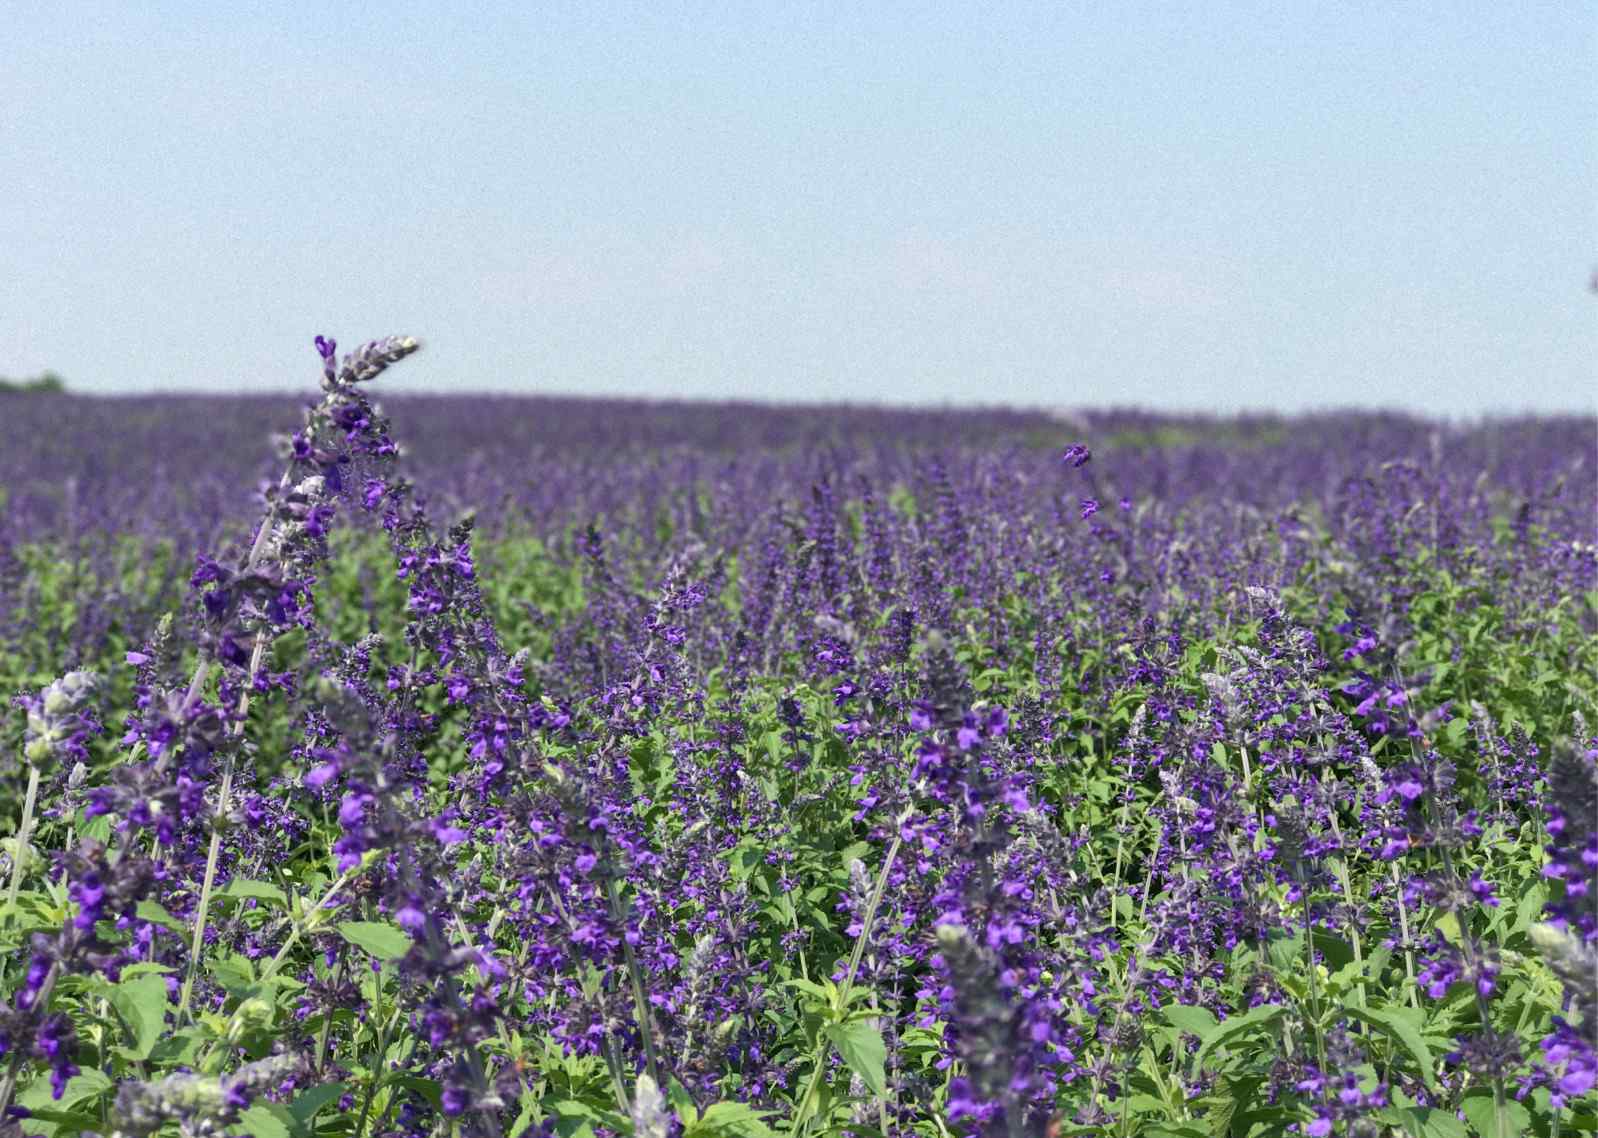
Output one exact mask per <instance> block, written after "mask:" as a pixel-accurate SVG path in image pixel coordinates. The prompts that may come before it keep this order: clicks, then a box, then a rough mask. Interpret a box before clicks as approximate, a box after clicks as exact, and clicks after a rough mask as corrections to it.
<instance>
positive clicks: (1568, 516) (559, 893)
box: [0, 338, 1598, 1138]
mask: <svg viewBox="0 0 1598 1138" xmlns="http://www.w3.org/2000/svg"><path fill="white" fill-rule="evenodd" d="M317 346H318V348H319V350H320V352H321V355H322V367H323V372H322V378H321V387H320V394H319V395H315V396H311V397H309V398H293V397H287V396H285V397H276V398H243V397H238V398H225V397H176V396H173V397H141V398H131V399H103V398H96V399H91V398H85V397H80V396H73V395H69V394H64V393H52V392H38V393H30V394H27V395H21V394H0V689H3V690H4V691H5V693H6V694H8V695H9V694H12V693H15V696H16V698H15V700H14V701H13V703H12V704H11V705H9V706H8V707H6V708H5V711H6V712H7V714H6V715H5V717H4V719H3V720H0V755H3V757H0V779H3V781H0V787H3V788H4V791H3V793H0V833H5V834H6V835H7V836H6V837H5V838H4V840H3V841H0V886H3V887H4V888H5V889H6V895H5V903H4V908H3V909H0V1135H11V1134H44V1135H59V1136H63V1138H66V1136H71V1135H79V1134H83V1135H118V1136H130V1138H131V1136H149V1135H174V1134H180V1135H209V1134H237V1135H253V1136H256V1138H335V1136H337V1138H369V1136H378V1135H395V1136H400V1135H404V1136H412V1135H415V1136H421V1135H471V1136H478V1135H490V1136H494V1135H500V1136H509V1138H518V1136H531V1135H553V1134H559V1135H568V1136H571V1135H591V1136H607V1135H636V1136H638V1138H717V1136H723V1138H738V1136H744V1138H757V1136H767V1135H785V1136H793V1138H822V1136H824V1135H845V1134H847V1135H854V1136H857V1138H886V1136H890V1135H893V1136H910V1135H916V1136H921V1138H951V1136H956V1135H981V1136H983V1138H988V1136H1004V1138H1020V1136H1043V1135H1050V1136H1065V1135H1072V1134H1084V1135H1086V1134H1113V1135H1119V1136H1130V1135H1150V1136H1155V1138H1223V1136H1237V1138H1246V1136H1247V1138H1264V1136H1268V1135H1313V1136H1317V1138H1318V1136H1322V1135H1331V1134H1337V1135H1344V1134H1347V1135H1371V1136H1376V1135H1406V1136H1416V1138H1467V1136H1469V1135H1485V1136H1493V1138H1507V1136H1508V1135H1515V1134H1531V1135H1539V1136H1544V1138H1560V1136H1562V1135H1574V1134H1579V1133H1592V1132H1595V1131H1598V1093H1595V1083H1598V1050H1595V1049H1598V889H1595V888H1594V884H1595V878H1598V728H1595V727H1594V726H1593V725H1595V724H1598V533H1595V522H1598V447H1595V444H1598V423H1595V421H1594V420H1593V419H1591V418H1580V417H1572V418H1568V419H1535V420H1534V419H1521V420H1507V419H1506V420H1500V421H1489V422H1484V423H1477V424H1468V425H1451V424H1447V423H1444V422H1428V421H1424V420H1419V419H1412V418H1405V417H1401V416H1396V415H1374V414H1336V415H1321V416H1310V417H1299V418H1277V417H1252V418H1228V419H1216V418H1197V417H1189V418H1180V417H1170V416H1159V415H1153V414H1146V413H1139V412H1130V411H1124V412H1103V413H1081V414H1072V415H1063V414H1062V415H1052V416H1051V415H1045V414H1041V413H1028V412H1019V411H958V410H943V411H892V410H885V409H869V408H858V407H855V408H850V407H832V408H810V409H799V408H773V407H765V406H754V405H749V406H734V405H692V404H670V405H654V404H644V403H638V404H628V403H622V402H586V401H581V400H571V399H552V398H511V397H503V396H465V395H462V396H453V397H447V398H446V397H427V398H424V397H416V396H412V397H395V398H392V399H385V400H383V406H382V408H381V409H379V408H378V407H377V406H375V405H374V404H373V403H372V402H371V401H370V396H369V392H370V391H371V390H372V389H371V388H369V387H368V386H367V384H368V383H369V382H370V381H372V380H376V379H377V378H378V377H379V376H380V375H381V374H382V373H383V372H384V371H385V370H386V369H387V368H388V367H390V366H392V365H395V364H398V363H399V362H400V361H402V360H403V359H404V358H405V357H407V356H409V355H410V354H411V353H412V352H414V351H415V350H416V347H417V345H416V343H415V341H413V340H408V339H398V338H396V339H390V340H381V341H375V342H373V343H370V344H366V345H363V346H362V347H360V348H359V349H357V350H356V351H355V352H353V353H349V354H346V355H344V356H342V357H341V356H340V355H339V354H338V353H337V351H336V348H335V346H334V345H333V344H332V343H331V342H330V341H324V340H322V339H321V338H318V340H317ZM405 366H406V367H417V368H425V366H426V365H425V360H424V361H419V362H416V363H409V364H406V365H405ZM274 430H280V431H281V432H282V434H281V435H279V436H277V437H276V438H275V440H274V437H273V431H274Z"/></svg>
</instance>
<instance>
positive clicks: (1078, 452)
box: [1060, 443, 1093, 470]
mask: <svg viewBox="0 0 1598 1138" xmlns="http://www.w3.org/2000/svg"><path fill="white" fill-rule="evenodd" d="M1060 461H1061V462H1064V463H1065V464H1066V465H1068V466H1070V467H1071V468H1072V469H1073V470H1080V469H1081V468H1082V467H1084V466H1086V465H1087V464H1088V463H1090V462H1092V461H1093V452H1092V451H1090V450H1088V448H1087V447H1085V446H1083V445H1082V444H1081V443H1072V444H1071V445H1070V446H1068V447H1066V448H1065V453H1064V454H1063V455H1061V456H1060Z"/></svg>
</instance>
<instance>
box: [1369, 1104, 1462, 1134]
mask: <svg viewBox="0 0 1598 1138" xmlns="http://www.w3.org/2000/svg"><path fill="white" fill-rule="evenodd" d="M1376 1119H1377V1121H1379V1122H1386V1123H1389V1124H1391V1125H1393V1126H1400V1127H1402V1128H1403V1130H1404V1133H1405V1134H1408V1135H1411V1136H1412V1138H1470V1131H1468V1130H1466V1129H1465V1124H1464V1123H1463V1122H1461V1121H1459V1119H1457V1118H1455V1117H1454V1115H1453V1112H1452V1111H1447V1110H1439V1109H1437V1108H1436V1107H1430V1106H1408V1107H1389V1108H1388V1109H1386V1110H1383V1111H1379V1112H1377V1114H1376Z"/></svg>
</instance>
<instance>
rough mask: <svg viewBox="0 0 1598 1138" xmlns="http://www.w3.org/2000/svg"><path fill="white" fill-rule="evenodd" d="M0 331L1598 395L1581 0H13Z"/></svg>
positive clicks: (922, 375) (248, 368)
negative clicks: (642, 0) (371, 342)
mask: <svg viewBox="0 0 1598 1138" xmlns="http://www.w3.org/2000/svg"><path fill="white" fill-rule="evenodd" d="M6 24H7V29H6V35H5V42H4V43H0V186H3V187H5V188H4V191H3V192H0V252H3V259H4V262H5V264H4V272H3V273H0V374H9V375H29V374H34V373H36V372H38V371H41V370H43V369H45V368H50V369H54V370H55V371H58V372H60V373H61V374H62V375H64V376H65V377H66V378H67V380H68V381H69V383H70V384H72V385H73V386H75V387H77V388H79V389H83V390H95V391H107V392H109V391H129V390H152V389H168V390H172V389H176V390H187V389H207V390H262V389H292V388H296V387H306V386H309V385H311V384H313V383H314V380H315V375H316V370H317V368H316V364H317V361H316V357H315V355H314V352H313V351H312V349H311V347H310V340H311V337H312V336H313V335H315V334H316V333H318V332H328V333H331V334H334V335H337V336H338V337H339V338H340V339H341V341H343V342H344V343H345V344H346V345H349V344H352V343H353V342H354V341H356V340H359V339H366V338H371V337H375V336H380V335H387V334H390V333H397V332H403V333H408V334H414V335H417V336H419V337H421V338H422V339H423V340H424V342H425V343H426V344H427V352H426V353H425V355H424V356H422V357H420V358H419V359H418V360H416V361H414V362H412V363H408V364H407V365H406V366H405V367H404V368H402V369H397V371H396V372H395V373H394V374H393V376H392V378H389V377H385V379H384V380H383V383H384V385H385V386H390V387H392V388H394V389H405V390H424V389H426V390H462V389H498V390H517V391H558V392H566V393H572V392H577V393H590V394H595V395H606V394H626V395H647V396H656V397H698V398H726V397H735V398H754V399H771V400H782V401H788V400H838V399H849V400H871V401H885V402H897V403H1011V404H1021V405H1042V406H1055V407H1081V406H1103V405H1112V404H1113V405H1127V404H1140V405H1144V406H1151V407H1162V408H1176V409H1192V408H1200V409H1214V410H1230V409H1236V408H1277V409H1282V410H1294V409H1300V408H1305V407H1325V406H1350V405H1361V406H1394V407H1405V408H1411V409H1418V410H1424V411H1428V412H1431V413H1435V414H1449V415H1476V414H1480V413H1484V412H1491V411H1509V410H1521V409H1539V410H1554V409H1586V410H1591V409H1593V407H1594V404H1595V399H1598V393H1595V392H1598V382H1595V380H1594V360H1595V359H1598V297H1594V296H1592V295H1591V294H1590V293H1588V292H1587V290H1586V282H1587V279H1588V276H1589V274H1590V272H1591V271H1592V269H1593V266H1594V264H1595V262H1598V211H1595V186H1598V161H1595V153H1598V146H1595V129H1598V93H1595V86H1594V81H1593V66H1594V62H1595V59H1598V51H1595V45H1598V41H1595V26H1598V9H1595V8H1594V6H1592V5H1591V4H1581V3H1576V4H1572V3H1552V2H1550V3H1529V2H1517V3H1513V4H1506V3H1502V2H1501V0H1495V2H1493V3H1436V4H1426V3H1415V4H1405V3H1394V2H1387V3H1372V4H1350V3H1337V4H1324V5H1323V4H1310V3H1307V2H1298V3H1289V4H1281V3H1260V4H1242V3H1221V2H1216V3H1206V4H1192V5H1182V4H1175V3H1160V4H1137V3H1113V4H1065V3H1058V2H1056V3H1046V4H1038V5H1025V4H1007V3H983V4H980V5H979V4H970V5H958V6H956V5H935V4H920V5H897V4H886V3H857V4H850V5H820V4H806V5H793V6H789V5H780V4H768V3H750V4H738V5H715V6H710V5H706V6H702V7H701V6H679V5H674V4H667V3H650V4H640V5H637V6H620V5H607V4H597V3H593V4H581V5H559V4H535V3H520V4H515V5H506V6H486V5H469V4H464V3H439V4H412V5H394V4H383V5H374V4H361V5H346V4H338V3H324V4H314V5H313V4H299V3H292V4H276V5H251V6H249V9H248V10H247V11H246V10H245V8H244V6H242V5H238V6H235V5H229V4H220V5H218V4H206V5H199V4H194V5H181V4H137V5H135V4H127V3H120V2H118V3H109V4H104V5H82V4H73V3H52V4H37V5H13V6H10V7H9V8H8V12H7V17H6Z"/></svg>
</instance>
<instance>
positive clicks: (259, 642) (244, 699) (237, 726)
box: [177, 522, 270, 1026]
mask: <svg viewBox="0 0 1598 1138" xmlns="http://www.w3.org/2000/svg"><path fill="white" fill-rule="evenodd" d="M269 526H270V523H269V522H267V523H262V526H261V532H262V534H263V535H264V534H265V532H266V530H267V529H268V528H269ZM263 541H264V539H263V538H262V537H257V539H256V542H255V549H254V550H252V551H251V553H250V563H251V564H254V562H255V560H256V558H257V557H258V556H259V551H260V549H261V548H262V547H263ZM266 643H267V636H266V632H265V631H264V630H263V631H261V632H257V633H256V634H255V646H254V648H253V649H252V650H251V651H250V670H249V673H248V677H249V679H250V680H253V679H254V678H255V674H256V673H257V672H259V671H260V670H261V661H262V660H263V659H264V658H265V656H266ZM205 670H206V664H205V662H204V661H201V663H200V666H199V668H197V669H196V670H195V673H194V676H195V679H196V680H199V679H200V678H201V677H202V675H203V674H204V672H205ZM192 690H193V685H191V691H192ZM249 711H250V689H249V687H248V686H246V687H245V689H244V691H242V692H241V693H239V705H238V718H237V719H236V720H235V721H234V722H233V725H232V728H231V729H230V731H229V734H230V735H231V736H232V738H233V743H234V744H235V745H234V746H233V747H230V748H229V749H228V756H227V760H226V761H225V762H224V763H223V765H222V786H221V788H220V790H219V791H218V792H217V799H216V814H215V815H214V816H213V818H212V822H211V845H210V848H209V849H207V850H206V854H205V877H204V879H203V880H202V881H201V883H200V904H199V908H198V909H197V910H196V911H195V914H194V938H193V940H191V941H190V943H189V963H188V967H187V969H185V971H184V974H183V991H182V993H181V994H180V995H179V997H178V1014H177V1022H178V1025H179V1026H182V1024H183V1023H184V1022H185V1020H186V1017H187V1016H188V1012H189V1000H190V999H191V998H192V997H193V995H194V976H195V973H196V972H197V971H198V970H199V967H200V954H201V952H203V951H204V949H205V920H206V915H207V913H208V911H209V909H210V907H211V889H212V887H213V886H214V885H215V884H216V864H217V861H218V859H219V858H220V857H221V855H222V827H223V825H224V824H225V823H226V819H227V814H228V798H229V796H230V795H231V794H232V793H233V768H234V765H235V763H236V761H237V756H238V748H237V743H238V741H239V739H240V738H241V737H242V736H243V734H244V717H245V716H246V715H248V714H249Z"/></svg>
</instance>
